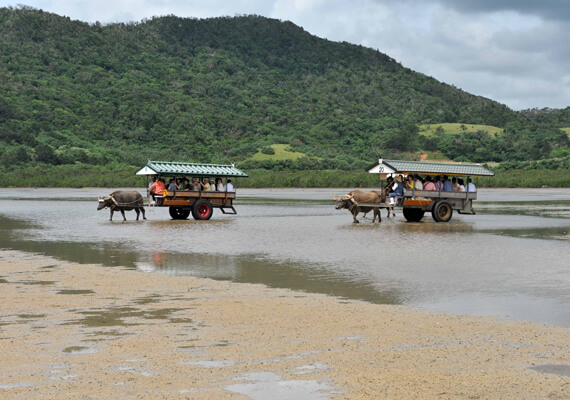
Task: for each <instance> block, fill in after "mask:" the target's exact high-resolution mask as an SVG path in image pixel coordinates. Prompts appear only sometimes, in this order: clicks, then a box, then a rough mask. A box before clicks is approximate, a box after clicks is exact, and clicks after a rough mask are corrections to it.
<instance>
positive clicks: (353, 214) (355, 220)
mask: <svg viewBox="0 0 570 400" xmlns="http://www.w3.org/2000/svg"><path fill="white" fill-rule="evenodd" d="M357 215H358V211H356V212H353V213H352V218H353V221H352V222H353V223H355V224H358V223H359V222H360V221H358V220H357V219H356V216H357Z"/></svg>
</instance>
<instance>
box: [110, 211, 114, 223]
mask: <svg viewBox="0 0 570 400" xmlns="http://www.w3.org/2000/svg"><path fill="white" fill-rule="evenodd" d="M114 212H115V211H113V209H111V218H109V221H112V220H113V213H114Z"/></svg>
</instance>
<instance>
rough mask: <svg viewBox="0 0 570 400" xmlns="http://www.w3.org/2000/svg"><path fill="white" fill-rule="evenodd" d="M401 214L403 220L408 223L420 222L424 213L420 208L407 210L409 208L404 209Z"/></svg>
mask: <svg viewBox="0 0 570 400" xmlns="http://www.w3.org/2000/svg"><path fill="white" fill-rule="evenodd" d="M402 212H403V214H404V218H406V221H408V222H418V221H421V220H422V218H423V217H424V213H425V211H424V210H422V209H421V208H409V207H404V208H403V210H402Z"/></svg>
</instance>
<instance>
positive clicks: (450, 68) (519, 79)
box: [0, 0, 570, 110]
mask: <svg viewBox="0 0 570 400" xmlns="http://www.w3.org/2000/svg"><path fill="white" fill-rule="evenodd" d="M17 4H26V5H28V6H31V7H34V8H38V9H42V10H44V11H49V12H54V13H57V14H59V15H65V16H68V17H70V18H72V19H79V20H82V21H87V22H95V21H99V22H101V23H109V22H128V21H140V20H141V19H143V18H150V17H152V16H161V15H171V14H173V15H177V16H180V17H197V18H207V17H215V16H235V15H244V14H257V15H262V16H265V17H270V18H277V19H280V20H283V21H292V22H293V23H295V24H297V25H299V26H301V27H303V28H304V29H305V30H306V31H308V32H310V33H312V34H314V35H317V36H319V37H322V38H327V39H329V40H333V41H346V42H349V43H354V44H361V45H363V46H366V47H370V48H373V49H378V50H380V51H381V52H383V53H386V54H388V55H389V56H390V57H392V58H394V59H396V60H397V61H399V62H400V63H401V64H402V65H404V66H406V67H409V68H411V69H413V70H415V71H418V72H421V73H424V74H426V75H429V76H433V77H434V78H436V79H438V80H440V81H443V82H446V83H449V84H452V85H454V86H456V87H458V88H461V89H463V90H465V91H467V92H470V93H473V94H476V95H481V96H485V97H488V98H491V99H493V100H496V101H499V102H501V103H504V104H506V105H508V106H509V107H511V108H512V109H514V110H521V109H526V108H534V107H538V108H543V107H551V108H565V107H568V106H570V45H568V44H567V43H566V42H567V40H568V36H570V35H569V33H570V1H569V0H350V1H348V0H20V1H18V2H17V3H14V2H11V1H6V0H0V6H1V7H6V6H12V7H17Z"/></svg>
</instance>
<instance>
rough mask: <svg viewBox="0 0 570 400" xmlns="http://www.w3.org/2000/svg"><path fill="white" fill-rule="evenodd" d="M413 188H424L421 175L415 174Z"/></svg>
mask: <svg viewBox="0 0 570 400" xmlns="http://www.w3.org/2000/svg"><path fill="white" fill-rule="evenodd" d="M415 178H416V179H415V180H414V188H415V189H416V190H424V181H423V179H422V177H421V176H419V175H415Z"/></svg>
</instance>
